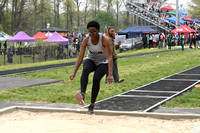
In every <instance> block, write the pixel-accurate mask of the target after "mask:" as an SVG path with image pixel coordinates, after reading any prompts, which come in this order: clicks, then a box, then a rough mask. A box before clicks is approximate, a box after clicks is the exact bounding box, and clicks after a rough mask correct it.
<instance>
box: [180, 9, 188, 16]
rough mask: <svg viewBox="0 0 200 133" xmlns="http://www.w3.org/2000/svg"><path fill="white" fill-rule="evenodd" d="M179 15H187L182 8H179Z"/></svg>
mask: <svg viewBox="0 0 200 133" xmlns="http://www.w3.org/2000/svg"><path fill="white" fill-rule="evenodd" d="M179 12H180V14H181V15H187V13H185V12H184V11H183V10H182V9H180V10H179Z"/></svg>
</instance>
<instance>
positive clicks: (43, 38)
mask: <svg viewBox="0 0 200 133" xmlns="http://www.w3.org/2000/svg"><path fill="white" fill-rule="evenodd" d="M33 38H35V39H37V40H45V39H47V38H49V37H48V36H45V35H44V34H43V33H42V32H40V31H39V32H38V33H37V34H35V35H34V36H33Z"/></svg>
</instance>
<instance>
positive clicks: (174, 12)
mask: <svg viewBox="0 0 200 133" xmlns="http://www.w3.org/2000/svg"><path fill="white" fill-rule="evenodd" d="M166 13H167V14H171V15H176V11H175V10H171V11H169V12H166ZM179 13H180V15H187V14H186V13H185V12H183V10H182V9H180V10H179Z"/></svg>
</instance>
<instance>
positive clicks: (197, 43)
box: [142, 32, 200, 50]
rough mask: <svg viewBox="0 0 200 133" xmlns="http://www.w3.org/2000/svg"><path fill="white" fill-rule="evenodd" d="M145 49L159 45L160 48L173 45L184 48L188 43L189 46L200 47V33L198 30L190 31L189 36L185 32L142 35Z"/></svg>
mask: <svg viewBox="0 0 200 133" xmlns="http://www.w3.org/2000/svg"><path fill="white" fill-rule="evenodd" d="M142 41H143V47H144V49H145V48H146V47H148V46H149V49H150V48H153V47H156V46H158V49H162V48H163V47H167V49H171V46H181V47H182V50H184V46H185V45H186V44H187V45H188V46H189V48H196V49H197V48H198V47H200V34H199V33H198V32H197V33H195V32H192V33H189V35H188V38H186V37H185V35H184V34H183V33H180V34H178V33H176V32H175V33H174V34H173V33H168V34H165V33H164V32H161V33H160V34H152V33H149V34H144V35H143V37H142ZM193 45H194V46H193Z"/></svg>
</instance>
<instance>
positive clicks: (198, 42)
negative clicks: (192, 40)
mask: <svg viewBox="0 0 200 133" xmlns="http://www.w3.org/2000/svg"><path fill="white" fill-rule="evenodd" d="M196 36H197V39H196V46H197V48H198V47H200V34H199V33H198V32H197V34H196Z"/></svg>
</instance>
